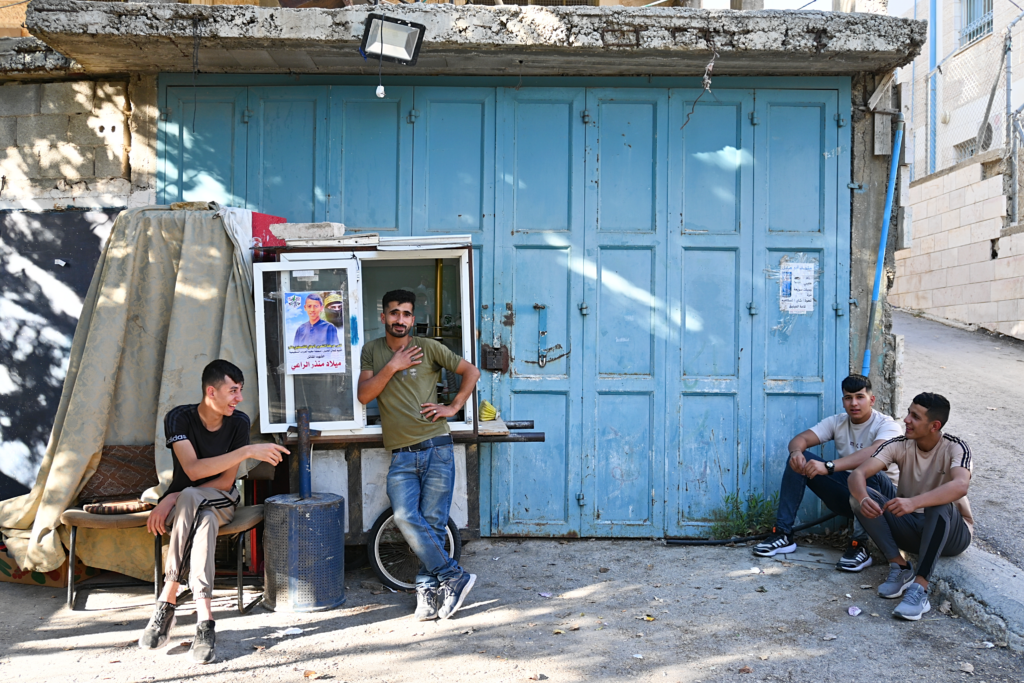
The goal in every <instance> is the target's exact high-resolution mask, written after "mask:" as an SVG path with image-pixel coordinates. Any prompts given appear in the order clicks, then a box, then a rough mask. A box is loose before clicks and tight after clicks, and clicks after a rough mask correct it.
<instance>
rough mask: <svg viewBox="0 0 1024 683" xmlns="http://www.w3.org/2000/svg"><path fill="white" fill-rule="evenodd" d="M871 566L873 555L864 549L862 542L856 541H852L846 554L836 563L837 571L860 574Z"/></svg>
mask: <svg viewBox="0 0 1024 683" xmlns="http://www.w3.org/2000/svg"><path fill="white" fill-rule="evenodd" d="M870 566H871V553H869V552H868V549H867V548H865V547H864V544H863V543H862V542H861V541H858V540H856V539H854V540H852V541H850V545H848V546H847V547H846V552H845V553H843V556H842V557H841V558H840V559H839V562H837V563H836V569H839V570H841V571H844V572H859V571H860V570H862V569H867V568H868V567H870Z"/></svg>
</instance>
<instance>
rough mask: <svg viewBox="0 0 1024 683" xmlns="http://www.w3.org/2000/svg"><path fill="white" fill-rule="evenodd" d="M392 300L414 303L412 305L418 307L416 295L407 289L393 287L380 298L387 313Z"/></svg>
mask: <svg viewBox="0 0 1024 683" xmlns="http://www.w3.org/2000/svg"><path fill="white" fill-rule="evenodd" d="M392 301H394V302H396V303H400V304H412V307H413V308H416V295H415V294H413V293H412V292H410V291H409V290H407V289H392V290H391V291H390V292H388V293H387V294H385V295H384V296H382V297H381V299H380V304H381V310H383V311H384V312H385V313H386V312H387V310H388V304H389V303H391V302H392Z"/></svg>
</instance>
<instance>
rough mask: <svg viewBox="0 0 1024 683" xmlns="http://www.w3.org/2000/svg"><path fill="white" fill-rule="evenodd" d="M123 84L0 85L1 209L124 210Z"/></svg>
mask: <svg viewBox="0 0 1024 683" xmlns="http://www.w3.org/2000/svg"><path fill="white" fill-rule="evenodd" d="M131 112H132V106H131V103H130V102H129V99H128V83H125V82H109V81H65V82H57V83H8V84H6V85H3V86H0V209H3V208H14V209H18V208H31V209H42V210H45V209H52V208H64V207H67V206H116V205H121V206H124V205H127V203H128V201H127V198H128V196H129V195H130V194H131V191H132V185H131V177H132V175H131V165H130V154H131V146H132V135H131V127H130V121H129V118H130V115H131Z"/></svg>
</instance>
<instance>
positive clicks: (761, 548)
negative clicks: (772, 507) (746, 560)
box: [754, 527, 796, 557]
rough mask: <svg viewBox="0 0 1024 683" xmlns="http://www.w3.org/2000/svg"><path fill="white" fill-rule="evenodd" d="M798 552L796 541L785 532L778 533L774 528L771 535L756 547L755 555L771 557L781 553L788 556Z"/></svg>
mask: <svg viewBox="0 0 1024 683" xmlns="http://www.w3.org/2000/svg"><path fill="white" fill-rule="evenodd" d="M794 550H796V541H794V540H793V537H792V536H790V535H789V534H787V533H785V532H778V531H776V530H775V527H772V533H771V535H770V536H769V537H768V538H766V539H764V540H763V541H761V542H760V543H758V544H757V545H755V546H754V554H755V555H760V556H761V557H771V556H772V555H778V554H779V553H782V554H786V553H791V552H793V551H794Z"/></svg>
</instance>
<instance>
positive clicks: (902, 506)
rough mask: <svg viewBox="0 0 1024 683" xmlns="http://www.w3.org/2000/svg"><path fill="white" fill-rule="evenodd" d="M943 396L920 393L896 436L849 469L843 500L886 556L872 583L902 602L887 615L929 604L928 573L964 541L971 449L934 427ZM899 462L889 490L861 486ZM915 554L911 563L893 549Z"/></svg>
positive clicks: (913, 615)
mask: <svg viewBox="0 0 1024 683" xmlns="http://www.w3.org/2000/svg"><path fill="white" fill-rule="evenodd" d="M948 419H949V401H947V400H946V399H945V398H944V397H943V396H940V395H939V394H931V393H923V394H918V395H917V396H915V397H914V402H913V403H911V404H910V408H909V409H908V410H907V416H906V417H905V418H903V422H904V424H906V426H907V430H906V434H905V435H904V436H901V437H898V438H895V439H890V440H889V441H887V442H885V443H884V444H882V446H881V447H880V448H879V449H878V451H877V452H876V453H875V454H874V455H873V456H872V457H871V458H868V460H867V461H866V462H865V463H864V464H863V465H861V466H860V467H858V468H857V469H856V470H854V472H853V474H851V475H850V504H851V506H852V507H853V509H854V512H855V514H856V515H857V519H859V520H860V522H861V524H863V525H864V528H865V529H866V530H867V532H868V535H869V536H871V539H872V540H873V541H874V542H875V544H876V545H877V546H878V547H879V548H880V549H881V551H882V552H883V553H884V554H885V556H886V557H887V558H888V559H889V576H888V578H887V579H886V580H885V582H884V583H883V584H882V585H881V586H879V587H878V594H879V595H881V596H882V597H883V598H898V597H900V596H901V595H902V596H903V601H902V602H900V604H899V605H898V606H897V607H896V609H895V610H893V616H897V617H901V618H903V619H908V620H910V621H917V620H918V619H920V618H921V615H923V614H924V613H926V612H928V610H930V609H931V604H930V603H929V602H928V576H929V574H930V573H931V571H932V569H933V568H934V567H935V562H936V560H937V559H938V558H939V557H952V556H954V555H959V554H960V553H962V552H963V551H965V550H967V547H968V546H969V545H970V544H971V534H972V533H973V528H974V518H973V517H972V516H971V506H970V503H968V501H967V489H968V488H969V487H970V484H971V472H972V470H973V469H974V463H973V462H972V461H971V449H970V448H968V447H967V444H966V443H964V442H963V441H961V440H960V439H958V438H957V437H955V436H952V435H950V434H944V433H943V432H942V428H943V426H944V425H945V424H946V421H947V420H948ZM893 463H895V464H896V465H898V466H899V468H900V483H899V486H898V487H897V488H896V497H895V498H891V497H889V496H886V495H884V494H881V493H879V492H878V491H875V490H869V489H868V488H867V485H866V480H867V478H868V477H871V476H872V475H874V474H876V473H877V472H881V471H882V470H883V469H885V468H886V467H888V466H889V465H890V464H893ZM901 549H902V550H906V551H909V552H915V553H918V557H917V561H918V565H919V566H918V567H917V568H916V569H915V568H914V566H913V565H912V564H911V563H910V562H909V561H907V560H905V559H904V558H903V556H902V555H901V554H900V550H901Z"/></svg>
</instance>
